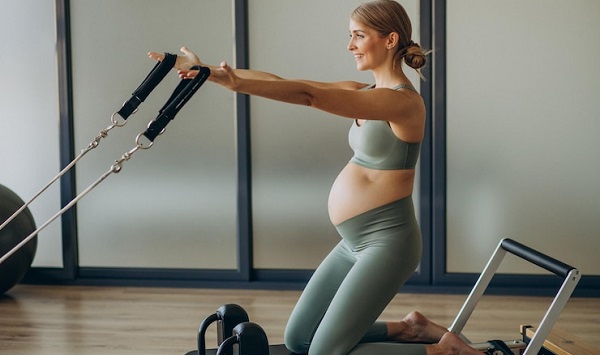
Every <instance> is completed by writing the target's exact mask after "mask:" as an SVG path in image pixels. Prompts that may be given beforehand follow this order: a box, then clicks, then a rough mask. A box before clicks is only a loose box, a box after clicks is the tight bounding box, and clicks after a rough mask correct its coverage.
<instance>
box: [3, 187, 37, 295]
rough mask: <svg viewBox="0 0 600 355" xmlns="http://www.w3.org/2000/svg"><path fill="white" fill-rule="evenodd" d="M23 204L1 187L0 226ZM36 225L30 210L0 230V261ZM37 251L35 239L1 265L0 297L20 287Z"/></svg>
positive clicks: (19, 199)
mask: <svg viewBox="0 0 600 355" xmlns="http://www.w3.org/2000/svg"><path fill="white" fill-rule="evenodd" d="M24 204H25V202H23V200H21V198H19V196H17V194H15V193H14V192H12V191H11V190H10V189H8V188H7V187H5V186H3V185H0V224H3V223H4V222H5V221H6V220H8V218H10V216H12V215H13V213H15V212H16V211H17V210H18V209H19V208H21V206H23V205H24ZM35 229H36V227H35V221H34V220H33V215H32V214H31V212H30V211H29V208H25V209H24V210H23V211H22V212H21V213H19V214H18V215H17V216H16V217H15V219H13V220H12V221H11V222H10V223H9V224H7V225H6V226H5V227H4V228H2V230H0V257H2V256H4V255H5V254H6V253H8V252H9V251H10V250H11V249H12V248H14V247H15V246H16V245H17V244H19V243H20V242H21V241H23V239H25V238H27V237H28V236H29V235H30V234H31V233H32V232H33V231H35ZM36 249H37V236H36V237H35V238H32V239H31V240H30V241H29V242H28V243H27V244H25V245H23V246H22V247H21V248H20V249H19V250H18V251H17V252H15V253H14V254H13V255H11V256H10V257H9V258H8V259H6V260H5V261H4V262H3V263H2V264H0V295H1V294H4V293H5V292H6V291H8V290H10V289H11V288H12V287H13V286H14V285H16V284H17V283H19V282H20V281H21V280H22V279H23V276H25V274H26V273H27V271H28V270H29V268H30V267H31V263H32V262H33V258H34V256H35V251H36Z"/></svg>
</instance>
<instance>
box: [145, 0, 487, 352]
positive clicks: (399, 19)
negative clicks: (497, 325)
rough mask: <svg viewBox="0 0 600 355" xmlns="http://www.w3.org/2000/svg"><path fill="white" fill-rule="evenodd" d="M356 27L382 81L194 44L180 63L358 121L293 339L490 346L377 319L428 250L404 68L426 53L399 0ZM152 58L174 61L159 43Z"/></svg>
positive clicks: (370, 345)
mask: <svg viewBox="0 0 600 355" xmlns="http://www.w3.org/2000/svg"><path fill="white" fill-rule="evenodd" d="M349 35H350V41H349V43H348V50H349V51H350V53H351V54H352V55H353V56H354V59H355V61H356V68H357V69H358V70H360V71H366V70H369V71H371V72H372V74H373V79H374V83H372V84H366V83H359V82H355V81H343V82H334V83H323V82H316V81H309V80H287V79H283V78H281V77H279V76H276V75H274V74H270V73H267V72H261V71H255V70H244V69H233V68H231V67H230V66H229V65H227V63H225V62H223V63H221V65H220V66H209V65H207V64H205V63H202V62H201V61H200V59H199V58H198V57H197V56H196V55H195V54H194V53H192V52H191V51H189V50H188V49H187V48H185V47H184V48H182V52H183V55H181V56H179V57H178V59H177V63H176V67H177V69H179V75H180V77H182V78H193V77H194V76H195V75H196V74H197V72H196V71H194V70H190V69H189V68H191V67H192V66H193V65H201V66H207V67H209V68H210V69H211V76H210V78H209V80H211V81H212V82H214V83H217V84H219V85H222V86H224V87H226V88H228V89H230V90H232V91H235V92H240V93H245V94H249V95H256V96H261V97H265V98H268V99H273V100H277V101H282V102H287V103H291V104H298V105H306V106H310V107H313V108H315V109H319V110H323V111H326V112H329V113H331V114H334V115H337V116H340V117H344V118H348V119H351V120H352V121H351V122H352V126H351V128H350V133H349V144H350V146H351V148H352V149H353V151H354V156H352V158H351V159H350V161H349V162H348V164H347V165H346V166H345V167H344V169H343V170H342V171H341V172H340V174H339V176H338V177H337V179H336V180H335V182H334V184H333V187H332V188H331V193H330V195H329V202H328V210H329V218H330V219H331V222H332V223H333V224H334V225H335V227H336V229H337V231H338V232H339V234H340V236H341V240H340V242H339V244H338V245H337V246H336V247H335V248H334V249H333V250H332V251H331V252H330V253H329V255H328V256H327V257H326V258H325V259H324V260H323V262H322V263H321V265H320V266H319V267H318V268H317V270H316V271H315V273H314V275H313V276H312V278H311V280H310V281H309V283H308V284H307V286H306V288H305V290H304V291H303V293H302V295H301V297H300V299H299V301H298V303H297V305H296V307H295V309H294V311H293V313H292V315H291V317H290V320H289V322H288V325H287V327H286V331H285V343H286V346H287V347H288V349H290V350H291V351H294V352H296V353H308V354H311V355H343V354H353V355H360V354H366V355H374V354H378V355H386V354H481V353H480V352H478V351H476V350H475V349H473V348H470V347H469V346H468V345H467V344H465V343H464V342H462V341H461V340H460V339H459V338H458V337H457V336H456V335H454V334H451V333H448V330H447V329H445V328H443V327H441V326H439V325H437V324H434V323H433V322H430V321H429V320H427V319H426V318H425V317H424V316H423V315H421V314H420V313H418V312H412V313H410V314H409V315H408V316H406V317H405V318H404V319H403V320H401V321H397V322H383V321H378V320H377V319H378V317H379V316H380V315H381V313H382V312H383V310H384V309H385V307H386V306H387V305H388V304H389V302H390V301H391V300H392V298H393V297H394V296H395V295H396V293H397V292H398V290H399V289H400V287H401V286H402V285H403V284H404V283H405V282H406V281H407V280H408V279H409V277H410V276H411V275H412V274H413V272H414V271H415V269H416V268H417V266H418V264H419V261H420V258H421V245H422V241H421V233H420V230H419V226H418V224H417V221H416V218H415V212H414V209H413V201H412V191H413V184H414V179H415V166H416V164H417V160H418V156H419V150H420V144H421V141H422V139H423V135H424V129H425V105H424V103H423V100H422V98H421V96H420V95H419V93H418V92H417V90H416V89H415V88H414V86H413V85H412V83H411V82H410V80H409V79H408V78H407V76H406V75H405V73H404V69H403V65H404V64H406V65H407V66H408V67H410V68H413V69H415V70H417V71H419V69H420V68H422V67H423V66H424V65H425V63H426V53H425V52H424V51H423V49H422V48H421V47H420V46H419V45H418V44H417V43H414V42H413V41H412V40H411V36H412V29H411V23H410V19H409V18H408V15H407V13H406V11H405V10H404V8H403V7H402V6H401V5H400V4H399V3H397V2H395V1H393V0H379V1H373V2H369V3H364V4H362V5H360V6H359V7H358V8H356V9H355V10H354V12H353V13H352V15H351V18H350V25H349ZM149 56H150V57H151V58H154V59H156V60H162V58H163V56H162V54H159V53H155V52H151V53H149ZM419 74H420V72H419ZM282 134H293V132H288V133H286V132H282ZM390 340H401V341H405V342H429V343H433V344H429V345H424V344H406V343H396V342H389V341H390Z"/></svg>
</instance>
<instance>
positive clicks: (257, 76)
mask: <svg viewBox="0 0 600 355" xmlns="http://www.w3.org/2000/svg"><path fill="white" fill-rule="evenodd" d="M181 52H182V53H183V54H182V55H178V56H177V60H176V61H175V69H177V72H178V74H179V76H180V77H181V78H182V79H193V78H194V77H195V76H196V75H198V71H197V70H191V68H192V67H193V66H194V65H200V66H203V67H208V68H209V69H210V70H211V71H214V70H216V69H218V68H220V67H218V66H213V65H208V64H206V63H203V62H202V61H201V60H200V58H199V57H198V56H197V55H196V54H194V52H192V51H190V50H189V49H188V48H187V47H181ZM148 57H150V58H152V59H154V60H158V61H162V60H163V59H164V57H165V56H164V54H162V53H157V52H150V53H148ZM232 70H233V72H234V73H235V75H236V76H238V77H240V78H244V79H253V80H264V81H275V80H285V79H283V78H282V77H280V76H277V75H275V74H271V73H267V72H264V71H259V70H251V69H232ZM298 81H299V82H303V83H305V84H308V85H312V86H315V87H321V88H338V89H347V90H358V89H360V88H361V87H364V86H366V85H367V84H364V83H358V82H355V81H340V82H333V83H326V82H319V81H311V80H298Z"/></svg>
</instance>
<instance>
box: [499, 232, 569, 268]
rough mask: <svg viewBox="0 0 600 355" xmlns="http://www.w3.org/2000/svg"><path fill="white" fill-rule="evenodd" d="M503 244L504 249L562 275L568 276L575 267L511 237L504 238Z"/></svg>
mask: <svg viewBox="0 0 600 355" xmlns="http://www.w3.org/2000/svg"><path fill="white" fill-rule="evenodd" d="M501 246H502V249H504V250H506V251H508V252H510V253H512V254H514V255H516V256H518V257H520V258H522V259H525V260H527V261H529V262H530V263H533V264H535V265H537V266H539V267H541V268H544V269H546V270H548V271H550V272H552V273H554V274H556V275H559V276H562V277H567V275H568V274H569V272H571V270H573V269H575V268H574V267H572V266H570V265H568V264H565V263H563V262H562V261H559V260H556V259H554V258H553V257H550V256H548V255H546V254H543V253H540V252H539V251H537V250H534V249H531V248H530V247H528V246H526V245H523V244H521V243H519V242H516V241H514V240H512V239H509V238H506V239H503V240H502V243H501Z"/></svg>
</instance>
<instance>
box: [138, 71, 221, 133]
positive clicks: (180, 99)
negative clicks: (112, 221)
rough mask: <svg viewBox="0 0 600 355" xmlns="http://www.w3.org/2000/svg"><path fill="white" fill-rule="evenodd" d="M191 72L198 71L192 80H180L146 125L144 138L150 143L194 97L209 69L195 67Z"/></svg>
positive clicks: (208, 73)
mask: <svg viewBox="0 0 600 355" xmlns="http://www.w3.org/2000/svg"><path fill="white" fill-rule="evenodd" d="M192 69H193V70H198V71H199V72H198V75H196V77H195V78H194V79H192V80H190V79H182V80H181V82H180V83H179V85H177V87H176V88H175V90H174V91H173V94H171V97H170V98H169V100H167V102H166V103H165V105H164V106H163V107H162V108H161V109H160V110H159V113H160V114H159V115H158V117H156V119H154V120H153V121H152V122H150V124H149V125H148V129H147V130H146V132H144V133H143V134H144V136H145V137H146V138H148V139H149V140H150V141H151V142H154V139H156V137H158V136H159V135H160V134H161V133H162V132H163V131H164V130H165V128H166V127H167V125H168V124H169V122H171V121H172V120H173V119H174V118H175V116H176V115H177V113H178V112H179V110H181V108H182V107H183V106H184V105H185V104H186V103H187V102H188V101H189V100H190V99H191V98H192V96H194V94H195V93H196V91H198V89H199V88H200V87H201V86H202V84H204V82H206V80H207V79H208V77H209V76H210V69H208V68H206V67H199V66H195V67H192Z"/></svg>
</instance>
